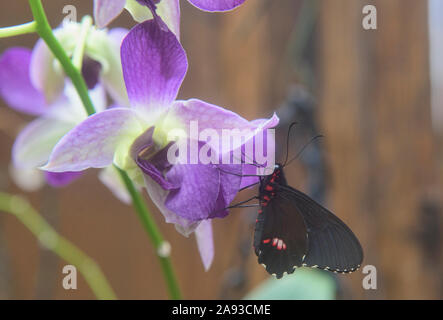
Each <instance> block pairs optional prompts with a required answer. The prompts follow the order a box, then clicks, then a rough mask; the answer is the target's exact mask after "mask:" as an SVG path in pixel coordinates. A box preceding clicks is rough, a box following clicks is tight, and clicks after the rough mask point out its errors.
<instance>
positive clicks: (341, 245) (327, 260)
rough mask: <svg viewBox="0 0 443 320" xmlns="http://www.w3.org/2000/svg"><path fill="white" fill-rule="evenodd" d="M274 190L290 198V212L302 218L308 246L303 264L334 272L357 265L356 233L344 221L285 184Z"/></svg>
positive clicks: (360, 252)
mask: <svg viewBox="0 0 443 320" xmlns="http://www.w3.org/2000/svg"><path fill="white" fill-rule="evenodd" d="M277 193H278V194H279V195H280V197H281V198H285V199H288V200H290V202H291V206H292V208H293V213H292V214H294V215H301V216H302V217H303V220H304V222H305V225H306V229H307V238H308V250H307V253H306V257H305V259H304V261H303V265H306V266H308V267H318V268H321V269H326V270H330V271H335V272H352V271H355V270H356V269H358V268H359V267H360V265H361V263H362V260H363V250H362V248H361V245H360V243H359V241H358V239H357V237H356V236H355V235H354V233H353V232H352V231H351V229H349V228H348V226H346V224H345V223H344V222H342V221H341V220H340V219H339V218H338V217H337V216H335V215H334V214H333V213H332V212H330V211H329V210H328V209H326V208H324V207H323V206H321V205H320V204H318V203H317V202H315V201H314V200H313V199H311V198H310V197H308V196H307V195H305V194H304V193H302V192H300V191H298V190H296V189H294V188H291V187H290V186H288V185H282V186H279V190H278V192H277ZM273 200H277V198H276V199H273ZM271 202H272V201H271Z"/></svg>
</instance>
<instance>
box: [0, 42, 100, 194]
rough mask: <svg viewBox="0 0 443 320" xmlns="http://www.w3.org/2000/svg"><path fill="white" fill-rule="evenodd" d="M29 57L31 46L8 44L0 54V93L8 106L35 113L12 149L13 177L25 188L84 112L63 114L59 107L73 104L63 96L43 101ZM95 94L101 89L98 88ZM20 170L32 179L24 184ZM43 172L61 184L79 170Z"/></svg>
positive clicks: (65, 183)
mask: <svg viewBox="0 0 443 320" xmlns="http://www.w3.org/2000/svg"><path fill="white" fill-rule="evenodd" d="M31 57H32V54H31V50H29V49H27V48H11V49H8V50H7V51H6V52H5V53H4V54H3V55H2V56H1V58H0V95H1V96H2V97H3V99H4V100H5V101H6V102H7V103H8V105H9V106H10V107H11V108H13V109H15V110H17V111H20V112H22V113H25V114H28V115H32V116H38V119H36V120H34V121H32V122H31V123H30V124H29V125H28V126H26V127H25V128H24V130H23V131H21V133H20V134H19V136H18V137H17V139H16V141H15V143H14V146H13V151H12V158H13V168H12V173H13V177H15V178H16V179H14V180H15V181H17V182H18V184H19V185H20V186H21V187H23V188H24V189H26V190H33V189H36V187H38V186H39V185H40V184H35V183H34V181H37V180H38V179H39V178H37V173H36V172H35V173H32V172H31V170H33V169H34V170H37V168H38V167H39V166H41V165H43V164H45V163H46V162H47V160H48V157H49V154H50V152H51V150H52V148H53V147H54V145H55V144H56V142H57V141H58V140H59V139H60V138H61V137H62V136H63V135H64V134H65V133H66V132H68V131H69V130H70V129H72V128H73V127H74V126H75V125H76V123H78V122H80V121H81V120H82V119H83V118H86V115H85V116H84V117H81V118H80V120H78V118H77V116H78V115H79V114H78V110H77V112H74V113H73V115H72V117H67V116H65V117H62V113H61V112H60V110H61V109H63V110H65V109H66V110H71V109H72V108H73V104H72V100H71V101H69V98H67V97H66V96H63V97H61V98H59V99H58V100H57V101H56V102H55V103H53V104H47V103H46V101H45V97H44V95H43V94H42V92H40V91H38V90H37V89H36V88H35V87H34V86H33V85H32V83H31V79H30V73H29V70H30V64H31ZM97 94H98V95H100V94H102V95H103V94H104V93H103V92H101V93H100V92H97ZM103 97H104V96H103ZM97 98H98V97H97ZM97 98H96V99H95V101H96V102H97V103H98V104H99V105H101V103H100V102H99V101H98V100H101V101H103V99H99V98H98V99H97ZM80 106H81V105H80ZM76 120H78V121H76ZM20 172H22V173H23V174H26V175H27V176H29V177H31V176H33V175H34V177H35V179H31V180H30V183H28V184H26V183H25V180H24V179H21V175H20ZM45 176H46V180H47V183H48V184H49V185H51V186H54V187H62V186H65V185H67V184H68V183H70V182H71V181H72V180H74V179H75V178H77V177H78V176H79V173H78V172H64V173H57V174H48V173H47V174H45ZM33 184H35V187H33Z"/></svg>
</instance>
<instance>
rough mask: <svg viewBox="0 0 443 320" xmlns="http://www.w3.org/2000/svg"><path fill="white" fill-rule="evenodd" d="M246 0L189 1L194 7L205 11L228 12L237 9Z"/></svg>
mask: <svg viewBox="0 0 443 320" xmlns="http://www.w3.org/2000/svg"><path fill="white" fill-rule="evenodd" d="M245 1H246V0H189V2H190V3H192V4H193V5H194V6H196V7H197V8H199V9H200V10H204V11H210V12H214V11H228V10H232V9H235V8H236V7H238V6H239V5H241V4H242V3H243V2H245Z"/></svg>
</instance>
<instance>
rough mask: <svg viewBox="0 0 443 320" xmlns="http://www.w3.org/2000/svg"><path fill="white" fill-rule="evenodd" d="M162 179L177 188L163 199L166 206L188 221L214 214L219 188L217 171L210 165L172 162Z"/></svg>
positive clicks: (218, 173)
mask: <svg viewBox="0 0 443 320" xmlns="http://www.w3.org/2000/svg"><path fill="white" fill-rule="evenodd" d="M166 179H167V180H168V181H169V182H171V183H173V184H176V185H180V188H178V189H173V190H171V191H170V192H169V194H168V197H167V198H166V202H165V205H166V207H167V208H168V209H169V210H171V211H173V212H175V213H176V214H177V215H179V216H181V217H183V218H185V219H187V220H191V221H198V220H202V219H207V218H208V217H209V216H210V215H211V214H213V213H214V209H215V204H216V200H217V197H218V194H219V190H220V172H219V170H218V169H217V167H216V166H215V165H212V164H206V165H203V164H176V165H174V166H172V168H171V169H170V170H169V171H168V172H167V173H166Z"/></svg>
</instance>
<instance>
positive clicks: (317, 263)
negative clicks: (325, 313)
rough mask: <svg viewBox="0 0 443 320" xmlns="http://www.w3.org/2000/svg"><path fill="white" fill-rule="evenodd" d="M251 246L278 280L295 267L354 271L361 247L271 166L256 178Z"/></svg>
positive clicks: (280, 168)
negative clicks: (256, 210)
mask: <svg viewBox="0 0 443 320" xmlns="http://www.w3.org/2000/svg"><path fill="white" fill-rule="evenodd" d="M258 199H259V203H260V209H259V214H258V218H257V222H256V225H255V234H254V248H255V254H256V255H257V257H258V262H259V263H260V264H262V265H264V267H265V268H266V271H267V272H269V273H270V274H273V275H275V276H276V277H277V278H281V277H282V276H283V275H284V274H285V273H293V272H294V270H295V269H296V268H297V267H301V266H307V267H313V268H321V269H324V270H329V271H333V272H342V273H347V272H352V271H355V270H357V269H358V268H359V267H360V265H361V263H362V260H363V250H362V248H361V245H360V243H359V242H358V240H357V238H356V237H355V235H354V234H353V233H352V231H351V230H350V229H349V228H348V227H347V226H346V225H345V224H344V223H343V222H342V221H341V220H340V219H339V218H337V217H336V216H335V215H334V214H333V213H332V212H330V211H329V210H328V209H326V208H324V207H323V206H321V205H320V204H318V203H317V202H315V201H314V200H313V199H311V198H310V197H308V196H307V195H305V194H304V193H302V192H300V191H298V190H296V189H294V188H292V187H290V186H289V185H288V183H287V182H286V178H285V176H284V173H283V166H282V165H280V164H277V165H276V166H275V169H274V172H273V173H272V174H271V175H269V176H266V177H263V178H261V180H260V187H259V196H258Z"/></svg>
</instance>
